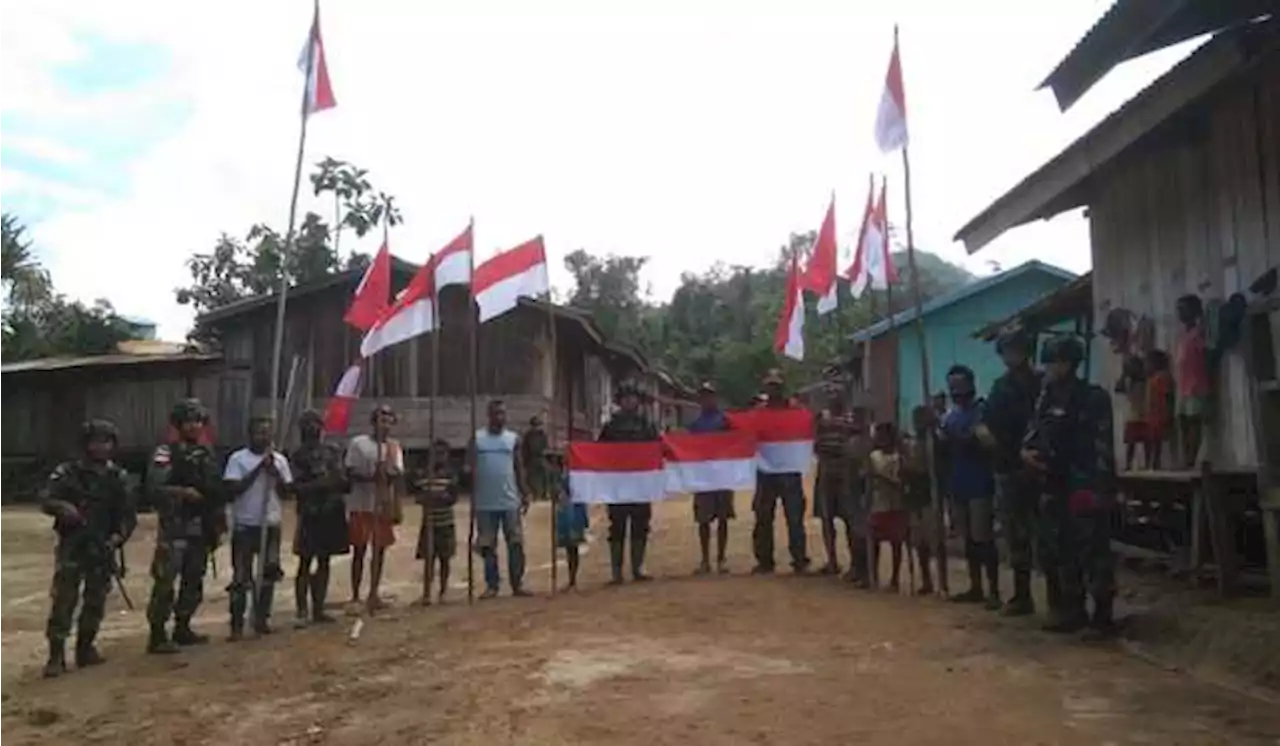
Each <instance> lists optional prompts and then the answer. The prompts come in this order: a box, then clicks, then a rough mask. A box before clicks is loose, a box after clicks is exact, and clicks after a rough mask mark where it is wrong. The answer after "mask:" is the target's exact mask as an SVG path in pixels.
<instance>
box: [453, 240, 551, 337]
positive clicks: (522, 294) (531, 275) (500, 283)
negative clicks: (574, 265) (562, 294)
mask: <svg viewBox="0 0 1280 746" xmlns="http://www.w3.org/2000/svg"><path fill="white" fill-rule="evenodd" d="M471 291H472V292H473V293H474V294H475V297H476V305H478V306H479V307H480V323H481V324H483V323H484V322H486V321H488V320H489V319H492V318H494V317H497V316H501V315H502V314H504V313H506V312H507V311H510V310H511V309H513V308H515V307H516V304H517V303H519V301H520V299H521V298H536V297H538V296H540V295H545V294H546V293H549V292H551V281H550V279H548V277H547V250H546V247H545V246H544V245H543V242H542V236H538V237H537V238H534V239H533V240H531V241H526V242H524V243H522V244H520V245H519V246H517V247H515V248H514V249H511V250H510V251H504V252H502V253H501V254H498V255H497V256H495V257H493V258H492V259H489V260H488V261H486V262H485V263H484V264H481V265H480V266H479V267H476V275H475V281H474V283H473V284H472V288H471Z"/></svg>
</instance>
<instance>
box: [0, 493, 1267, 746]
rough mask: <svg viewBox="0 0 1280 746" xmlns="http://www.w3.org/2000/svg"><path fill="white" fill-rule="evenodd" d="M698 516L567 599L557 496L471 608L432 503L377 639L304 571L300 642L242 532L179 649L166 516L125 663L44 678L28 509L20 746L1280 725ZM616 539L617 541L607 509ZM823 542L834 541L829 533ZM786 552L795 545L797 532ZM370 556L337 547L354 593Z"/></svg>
mask: <svg viewBox="0 0 1280 746" xmlns="http://www.w3.org/2000/svg"><path fill="white" fill-rule="evenodd" d="M745 508H746V502H745V499H744V498H741V497H740V498H739V509H740V512H743V513H744V514H745V513H746V511H745ZM690 513H691V511H690V508H689V505H688V501H687V500H673V501H670V502H668V503H664V504H663V505H661V506H660V507H659V510H658V514H657V516H656V518H655V529H656V530H655V536H654V538H653V540H652V542H651V548H650V549H651V552H650V553H651V555H652V556H651V560H650V563H651V569H652V571H653V572H654V574H655V575H657V576H658V580H657V582H654V583H650V584H647V585H644V586H634V585H629V586H627V587H624V588H621V589H606V588H604V587H602V586H603V581H604V579H605V578H606V576H607V574H608V568H607V559H606V558H605V557H604V556H603V555H604V552H602V551H600V544H599V543H598V542H597V543H596V544H593V545H591V546H590V547H589V549H591V550H595V551H588V553H587V554H586V556H585V557H584V559H583V578H582V584H583V589H582V591H581V592H580V593H576V594H559V595H557V596H556V597H555V598H552V597H551V596H550V594H549V590H550V582H549V581H550V577H549V575H550V573H549V565H550V550H549V539H550V536H549V527H548V523H547V518H548V512H547V509H546V507H545V506H535V508H534V510H533V511H532V512H531V514H530V525H529V528H528V531H527V536H528V542H529V565H530V573H529V574H530V584H531V587H532V588H533V590H535V591H536V592H538V597H537V598H533V599H511V598H506V597H503V598H500V599H498V600H495V601H489V602H483V603H477V604H476V605H474V606H472V607H468V605H467V603H466V585H465V579H466V560H465V556H463V555H464V553H463V552H460V553H459V555H460V556H459V557H458V560H457V562H456V563H455V564H456V567H455V588H454V591H453V593H454V598H453V602H452V603H451V604H449V605H447V606H445V607H435V608H431V609H418V608H410V607H409V606H408V602H409V601H411V600H413V599H415V598H416V597H417V596H418V594H419V588H418V586H419V582H420V578H421V569H420V567H419V566H418V565H417V563H415V562H413V559H412V557H413V555H412V553H413V548H412V538H413V536H414V534H415V532H414V530H413V529H411V528H410V527H416V522H417V520H418V514H417V512H416V511H410V512H409V515H408V517H407V518H408V519H407V521H406V527H405V528H402V530H401V543H400V545H398V546H397V547H396V549H395V550H394V552H393V557H392V559H391V561H390V568H389V572H390V589H389V590H390V592H391V593H392V594H393V595H394V596H395V603H394V605H393V607H392V608H391V609H390V610H388V611H386V612H384V613H383V614H380V615H379V616H378V617H377V618H375V619H374V620H372V621H370V622H369V623H368V624H367V625H365V627H364V631H363V634H362V636H361V639H360V640H359V641H358V642H354V643H352V642H349V641H348V639H347V634H346V633H347V629H348V627H349V624H346V623H344V624H343V625H341V626H340V627H331V628H312V629H307V630H302V631H295V630H291V629H288V626H289V622H290V621H291V618H292V613H291V609H292V585H291V583H286V584H284V585H283V586H282V587H281V589H280V592H279V593H278V595H277V617H276V622H277V625H276V626H277V628H278V630H279V632H278V633H277V634H275V635H273V636H271V637H269V638H266V639H262V640H250V641H246V642H244V643H241V644H238V645H230V644H227V643H224V642H222V641H221V633H223V632H224V631H225V624H226V617H225V614H226V602H225V597H226V594H225V591H224V590H223V587H224V586H225V584H226V582H227V577H228V574H229V566H228V558H227V556H226V552H225V548H224V549H223V550H222V553H221V556H220V557H219V564H220V567H221V575H220V578H219V579H218V580H216V581H215V580H213V579H212V578H210V579H209V580H208V581H207V586H206V587H207V589H208V592H207V596H206V603H205V606H204V607H203V609H202V614H201V618H200V626H201V627H203V628H204V629H205V630H206V631H208V632H212V633H217V634H218V635H219V637H218V638H216V640H215V643H214V644H212V645H210V646H208V647H207V648H205V649H200V650H194V651H188V652H186V653H184V654H182V655H181V656H177V657H166V658H154V657H148V656H145V655H143V654H142V648H143V644H144V633H145V627H146V623H145V619H144V616H143V613H142V611H141V608H142V607H143V606H145V603H146V593H147V591H148V589H149V581H148V579H147V577H146V567H147V561H148V559H149V555H150V551H151V547H152V542H153V538H152V533H151V531H152V525H153V524H152V523H151V522H150V520H146V521H144V524H143V527H142V528H141V529H140V531H139V534H138V536H136V537H135V538H134V540H133V541H132V542H131V543H130V547H129V555H130V565H131V572H130V575H129V577H128V579H127V582H128V587H129V590H130V592H131V595H132V596H133V599H134V601H135V603H136V604H138V606H139V609H140V610H139V611H135V612H126V611H124V610H123V609H124V607H123V603H122V602H121V600H120V597H119V594H118V593H115V594H112V597H111V600H110V602H109V613H108V618H107V621H106V623H105V625H104V630H103V649H104V652H105V654H106V655H108V657H110V658H111V660H110V661H109V662H108V663H107V664H106V665H105V666H102V667H101V668H98V669H94V670H89V671H83V672H72V673H71V674H69V675H67V676H66V677H63V678H61V679H58V680H54V681H44V680H41V679H39V678H38V668H39V664H40V662H41V660H42V656H43V644H44V643H43V625H44V615H45V614H46V612H47V606H48V602H47V589H48V579H49V573H50V557H51V549H52V536H51V534H50V532H49V531H48V520H47V519H45V518H43V517H41V516H39V515H38V514H36V513H34V512H32V511H30V510H21V509H17V510H5V511H4V512H3V548H4V553H3V625H2V627H3V653H4V655H3V671H2V673H3V688H4V694H3V697H4V704H3V731H4V733H3V734H4V737H5V739H6V743H8V744H26V743H32V744H35V743H134V744H203V743H223V744H225V743H232V744H375V743H386V744H398V743H441V744H486V745H490V746H492V745H495V744H522V745H525V744H566V743H611V744H644V745H645V746H658V745H659V744H668V743H670V744H690V743H696V744H746V743H762V744H773V743H778V744H788V745H790V744H809V743H822V744H828V745H829V744H845V743H885V744H889V743H892V744H895V745H904V746H905V745H907V744H939V743H947V744H956V745H958V746H963V745H964V744H983V746H990V745H991V744H1254V743H1257V744H1276V743H1280V715H1277V709H1276V708H1275V706H1274V704H1273V703H1270V702H1267V701H1265V700H1260V699H1254V698H1248V697H1242V696H1238V695H1235V694H1232V693H1230V692H1228V691H1226V690H1224V689H1222V688H1219V687H1215V686H1210V685H1207V684H1203V683H1199V682H1198V681H1197V680H1195V679H1192V678H1190V677H1188V676H1186V675H1183V674H1179V673H1175V672H1170V671H1167V670H1162V669H1160V668H1158V667H1154V666H1151V665H1149V664H1146V663H1143V662H1141V661H1139V660H1137V659H1135V658H1133V657H1131V656H1128V655H1125V654H1124V653H1123V652H1122V651H1121V650H1120V649H1119V648H1118V647H1111V646H1104V647H1089V646H1086V645H1083V644H1081V643H1078V642H1075V641H1067V640H1060V639H1056V638H1050V637H1047V636H1045V635H1043V634H1041V633H1040V632H1038V631H1037V630H1036V628H1035V627H1036V623H1035V622H1034V621H1031V620H1019V621H1010V620H1005V619H1000V618H998V617H996V616H993V615H991V614H990V613H988V612H983V611H981V610H975V609H969V608H958V607H955V606H953V605H950V604H947V603H945V602H942V601H939V600H935V599H913V598H908V597H905V596H894V595H891V594H888V593H878V594H872V593H867V592H859V591H855V590H853V589H852V588H851V587H850V586H848V585H846V584H843V583H840V582H838V581H834V580H831V579H827V578H817V577H809V578H795V577H790V576H788V575H785V574H782V575H779V576H776V577H770V578H757V577H751V576H748V575H747V574H746V572H747V570H748V569H749V568H750V566H751V558H750V545H749V540H750V536H749V535H750V520H749V519H748V520H739V521H737V522H736V523H735V524H734V525H733V531H732V534H731V542H732V548H731V554H730V557H731V563H732V565H733V570H734V574H733V575H732V576H729V577H711V578H705V579H704V578H696V579H695V578H691V577H689V571H690V570H691V569H692V567H693V565H694V561H695V558H696V545H697V540H696V536H695V534H694V530H693V527H692V525H691V515H690ZM459 515H460V518H462V517H463V516H464V515H465V510H460V512H459ZM598 518H603V516H598V517H597V516H595V515H593V519H598ZM779 518H780V517H779ZM779 524H781V521H780V520H779ZM594 531H595V533H596V534H597V535H600V534H602V533H603V525H602V521H601V520H596V523H595V529H594ZM287 535H288V533H287V532H286V536H287ZM810 541H811V549H810V551H811V553H812V554H814V555H815V559H816V558H817V555H818V554H820V552H821V550H820V546H819V543H818V541H817V526H816V525H811V526H810ZM778 550H779V559H781V558H782V556H783V551H784V541H783V539H782V535H781V526H779V536H778ZM953 564H954V563H953ZM347 567H348V565H347V564H346V563H345V562H344V563H341V564H338V565H335V579H334V580H335V583H334V585H335V587H334V591H333V595H334V596H335V597H337V598H342V597H344V596H345V595H346V592H347V588H348V586H347ZM476 570H477V574H478V572H479V566H478V562H477V567H476ZM564 579H565V571H564V569H563V567H561V568H560V580H561V582H562V583H563V582H564ZM953 585H955V582H954V581H953ZM458 586H461V587H458ZM351 620H352V618H351V617H348V618H347V619H346V620H345V621H346V622H348V623H349V622H350V621H351Z"/></svg>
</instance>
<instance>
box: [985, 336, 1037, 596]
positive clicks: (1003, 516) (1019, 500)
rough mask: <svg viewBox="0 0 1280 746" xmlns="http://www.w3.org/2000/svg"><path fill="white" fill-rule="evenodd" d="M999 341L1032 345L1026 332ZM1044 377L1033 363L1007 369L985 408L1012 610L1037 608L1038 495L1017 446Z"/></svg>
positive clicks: (1024, 431)
mask: <svg viewBox="0 0 1280 746" xmlns="http://www.w3.org/2000/svg"><path fill="white" fill-rule="evenodd" d="M1000 342H1001V346H1002V347H1003V346H1004V345H1006V344H1015V343H1018V344H1025V345H1026V346H1025V347H1024V348H1023V349H1026V348H1028V347H1030V346H1031V345H1030V344H1028V343H1025V341H1024V340H1023V339H1022V338H1016V339H1015V338H1010V339H1004V338H1002V339H1001V340H1000ZM1028 353H1029V350H1028ZM1040 378H1041V376H1040V374H1039V373H1037V372H1035V371H1033V370H1032V369H1031V368H1030V366H1028V367H1026V368H1024V369H1019V370H1010V371H1008V372H1006V373H1005V374H1004V375H1002V376H1000V377H999V378H997V379H996V381H995V383H993V384H992V385H991V392H990V394H989V395H988V397H987V405H986V412H985V424H986V425H987V428H988V429H989V431H990V432H991V436H992V438H994V441H995V442H994V447H995V460H994V467H995V472H996V512H997V514H998V515H999V516H1000V523H1001V526H1002V528H1003V529H1004V534H1005V539H1006V541H1007V543H1008V547H1009V565H1010V567H1012V568H1013V598H1011V599H1010V600H1009V603H1008V604H1006V606H1005V609H1004V611H1005V613H1006V614H1009V615H1020V614H1028V613H1031V612H1032V611H1033V610H1034V606H1033V604H1032V600H1031V568H1032V564H1033V552H1032V545H1033V538H1034V535H1035V531H1036V521H1037V516H1038V514H1039V507H1040V506H1039V500H1040V495H1039V490H1038V489H1037V487H1036V483H1035V480H1034V478H1033V475H1031V474H1029V473H1028V472H1027V468H1026V466H1025V465H1023V463H1022V459H1021V457H1020V456H1019V451H1020V450H1021V448H1022V439H1023V438H1024V437H1025V436H1026V434H1027V426H1028V425H1029V424H1030V422H1031V418H1032V416H1033V415H1034V414H1035V411H1036V400H1037V399H1038V398H1039V396H1040V386H1041V380H1040Z"/></svg>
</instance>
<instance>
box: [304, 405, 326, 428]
mask: <svg viewBox="0 0 1280 746" xmlns="http://www.w3.org/2000/svg"><path fill="white" fill-rule="evenodd" d="M306 425H312V426H315V427H324V415H322V414H320V412H319V411H318V410H315V409H308V410H306V411H305V412H303V413H302V414H300V415H298V427H305V426H306Z"/></svg>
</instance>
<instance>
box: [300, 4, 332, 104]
mask: <svg viewBox="0 0 1280 746" xmlns="http://www.w3.org/2000/svg"><path fill="white" fill-rule="evenodd" d="M298 69H299V70H301V71H302V74H303V75H305V76H306V77H307V90H306V93H305V95H304V97H303V100H302V113H303V114H304V115H306V116H310V115H311V114H315V113H316V112H317V111H324V110H325V109H332V108H333V107H335V106H337V105H338V100H337V99H336V98H334V97H333V84H332V83H330V82H329V66H328V65H327V64H325V59H324V41H322V40H321V38H320V3H319V0H317V2H316V9H315V15H313V16H312V17H311V33H309V34H308V35H307V43H306V44H303V45H302V54H300V55H299V56H298Z"/></svg>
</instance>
